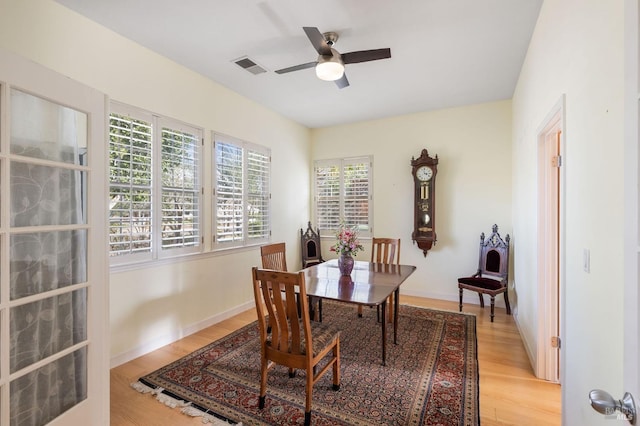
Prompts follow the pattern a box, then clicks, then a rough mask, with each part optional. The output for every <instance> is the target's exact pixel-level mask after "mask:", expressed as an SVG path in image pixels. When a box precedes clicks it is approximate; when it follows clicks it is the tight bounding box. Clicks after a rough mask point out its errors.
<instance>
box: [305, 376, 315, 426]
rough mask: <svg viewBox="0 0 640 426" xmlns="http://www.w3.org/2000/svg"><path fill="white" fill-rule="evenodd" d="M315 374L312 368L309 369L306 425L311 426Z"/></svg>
mask: <svg viewBox="0 0 640 426" xmlns="http://www.w3.org/2000/svg"><path fill="white" fill-rule="evenodd" d="M314 377H315V374H314V373H313V371H312V369H311V368H307V384H306V391H307V396H306V398H305V400H304V424H305V426H309V425H310V424H311V399H312V396H313V379H314Z"/></svg>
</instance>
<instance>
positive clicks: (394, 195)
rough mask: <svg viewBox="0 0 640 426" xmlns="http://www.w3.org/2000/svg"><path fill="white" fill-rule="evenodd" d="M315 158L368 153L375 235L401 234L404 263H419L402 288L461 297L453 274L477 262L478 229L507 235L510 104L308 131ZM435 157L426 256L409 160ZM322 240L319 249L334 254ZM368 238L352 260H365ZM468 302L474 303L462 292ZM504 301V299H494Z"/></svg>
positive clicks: (470, 270)
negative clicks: (430, 244)
mask: <svg viewBox="0 0 640 426" xmlns="http://www.w3.org/2000/svg"><path fill="white" fill-rule="evenodd" d="M312 140H313V144H312V157H313V159H314V160H315V159H327V158H339V157H352V156H361V155H373V210H374V212H373V234H374V236H378V237H398V238H400V239H401V240H402V243H401V262H402V263H406V264H412V265H417V266H418V269H417V271H416V272H415V273H414V274H413V275H412V276H411V277H409V279H408V280H407V282H406V283H405V284H403V286H402V288H401V291H402V292H403V293H406V294H412V295H420V296H427V297H435V298H439V299H448V300H458V286H457V278H458V277H461V276H465V275H468V274H472V273H474V272H475V270H476V268H477V265H478V243H479V241H480V240H479V237H480V233H481V232H485V234H487V233H490V232H491V226H492V225H493V224H494V223H495V224H498V226H499V227H500V232H501V234H502V236H503V237H504V236H505V235H506V234H507V233H511V231H512V226H511V102H510V101H501V102H494V103H487V104H481V105H471V106H466V107H461V108H453V109H446V110H439V111H432V112H423V113H419V114H412V115H405V116H400V117H392V118H387V119H382V120H376V121H371V122H363V123H356V124H351V125H343V126H337V127H331V128H326V129H314V130H312ZM424 148H426V149H427V150H428V151H429V154H430V155H431V156H432V157H435V155H436V154H437V155H438V158H439V163H438V174H437V177H436V191H437V200H436V232H437V236H438V242H437V244H436V246H435V247H434V248H433V249H432V250H430V251H429V253H428V254H427V257H426V258H425V257H424V256H423V254H422V251H421V250H419V249H418V247H417V246H415V245H413V242H412V241H411V232H412V230H413V229H412V228H413V178H412V175H411V158H412V157H419V156H420V153H421V151H422V149H424ZM330 244H331V240H330V239H329V240H324V241H323V255H325V257H331V256H330V253H329V251H328V249H327V248H328V246H329V245H330ZM369 245H370V242H369V241H367V242H365V252H364V253H360V254H358V257H357V259H363V260H368V259H369V256H370V251H369V249H370V248H369ZM465 294H466V297H465V303H476V304H477V303H478V298H477V295H476V294H475V293H465ZM497 303H499V304H502V303H503V301H502V297H501V296H499V300H498V302H497Z"/></svg>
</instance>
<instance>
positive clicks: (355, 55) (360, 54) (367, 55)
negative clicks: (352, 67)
mask: <svg viewBox="0 0 640 426" xmlns="http://www.w3.org/2000/svg"><path fill="white" fill-rule="evenodd" d="M341 56H342V62H344V63H345V64H356V63H358V62H368V61H377V60H378V59H388V58H390V57H391V49H389V48H387V49H373V50H359V51H357V52H348V53H343V54H342V55H341Z"/></svg>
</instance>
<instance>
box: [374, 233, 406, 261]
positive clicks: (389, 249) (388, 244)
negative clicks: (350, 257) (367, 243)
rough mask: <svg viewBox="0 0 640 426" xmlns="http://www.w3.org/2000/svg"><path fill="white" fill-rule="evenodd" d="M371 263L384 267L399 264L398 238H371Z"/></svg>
mask: <svg viewBox="0 0 640 426" xmlns="http://www.w3.org/2000/svg"><path fill="white" fill-rule="evenodd" d="M371 262H373V263H383V264H385V265H393V264H395V265H399V264H400V239H399V238H375V237H374V238H372V240H371Z"/></svg>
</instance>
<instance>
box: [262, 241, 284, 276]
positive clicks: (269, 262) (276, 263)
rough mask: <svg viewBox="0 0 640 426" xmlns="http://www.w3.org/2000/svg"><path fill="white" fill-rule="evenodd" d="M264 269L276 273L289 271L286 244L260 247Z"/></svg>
mask: <svg viewBox="0 0 640 426" xmlns="http://www.w3.org/2000/svg"><path fill="white" fill-rule="evenodd" d="M260 256H261V257H262V267H263V268H264V269H273V270H275V271H285V272H286V271H287V249H286V246H285V243H274V244H267V245H264V246H261V247H260Z"/></svg>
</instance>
